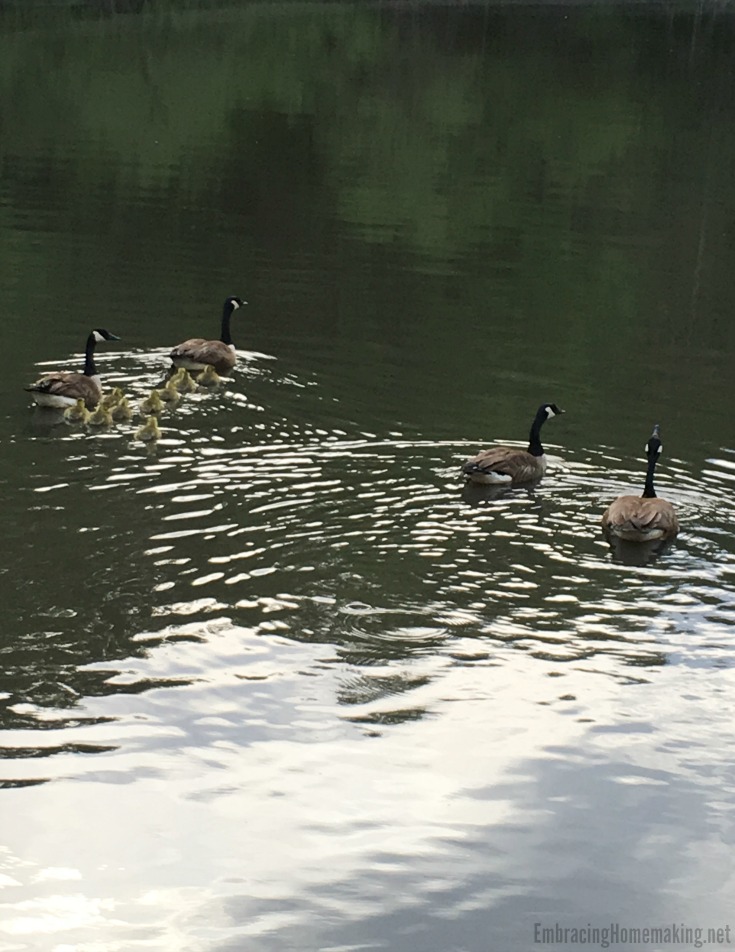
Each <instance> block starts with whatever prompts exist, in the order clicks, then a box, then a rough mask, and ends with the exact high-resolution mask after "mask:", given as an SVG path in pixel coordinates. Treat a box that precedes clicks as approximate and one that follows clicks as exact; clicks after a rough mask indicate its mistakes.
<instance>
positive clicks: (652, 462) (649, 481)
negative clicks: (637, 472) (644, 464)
mask: <svg viewBox="0 0 735 952" xmlns="http://www.w3.org/2000/svg"><path fill="white" fill-rule="evenodd" d="M654 469H656V457H655V456H650V457H649V458H648V469H647V470H646V484H645V486H644V487H643V498H644V499H655V498H656V490H655V489H654V488H653V471H654Z"/></svg>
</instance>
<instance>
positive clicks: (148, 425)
mask: <svg viewBox="0 0 735 952" xmlns="http://www.w3.org/2000/svg"><path fill="white" fill-rule="evenodd" d="M160 438H161V427H160V426H159V425H158V419H157V418H156V416H155V414H153V413H151V415H150V416H149V417H148V419H147V420H146V421H145V423H144V424H143V426H141V427H140V428H139V429H138V430H136V432H135V439H136V440H141V441H142V442H143V443H152V442H153V441H154V440H160Z"/></svg>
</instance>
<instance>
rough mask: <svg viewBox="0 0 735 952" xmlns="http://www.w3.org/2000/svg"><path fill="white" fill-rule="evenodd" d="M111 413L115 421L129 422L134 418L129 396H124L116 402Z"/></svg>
mask: <svg viewBox="0 0 735 952" xmlns="http://www.w3.org/2000/svg"><path fill="white" fill-rule="evenodd" d="M110 413H111V414H112V419H113V420H114V421H115V423H127V422H128V421H129V420H132V419H133V408H132V407H131V406H130V403H129V402H128V398H127V397H123V398H122V400H120V402H119V403H116V404H115V406H114V407H113V408H112V409H111V410H110Z"/></svg>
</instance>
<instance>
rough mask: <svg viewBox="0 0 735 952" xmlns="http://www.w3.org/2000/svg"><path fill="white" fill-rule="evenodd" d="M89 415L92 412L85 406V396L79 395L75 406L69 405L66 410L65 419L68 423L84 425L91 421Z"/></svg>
mask: <svg viewBox="0 0 735 952" xmlns="http://www.w3.org/2000/svg"><path fill="white" fill-rule="evenodd" d="M89 417H90V412H89V410H88V409H87V408H86V407H85V406H84V398H83V397H79V399H78V400H77V402H76V403H75V404H74V406H73V407H67V408H66V410H64V420H65V422H66V423H71V424H78V423H81V424H82V425H83V424H85V423H87V422H88V421H89Z"/></svg>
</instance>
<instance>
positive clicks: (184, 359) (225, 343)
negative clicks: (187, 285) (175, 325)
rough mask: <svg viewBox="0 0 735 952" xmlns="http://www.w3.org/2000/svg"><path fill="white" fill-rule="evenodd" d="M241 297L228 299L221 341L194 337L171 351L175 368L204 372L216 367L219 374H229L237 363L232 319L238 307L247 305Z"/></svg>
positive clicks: (223, 316) (225, 304)
mask: <svg viewBox="0 0 735 952" xmlns="http://www.w3.org/2000/svg"><path fill="white" fill-rule="evenodd" d="M246 303H247V302H246V301H241V300H240V298H239V297H228V298H227V299H226V300H225V303H224V306H223V309H222V333H221V334H220V339H219V340H205V339H204V338H203V337H192V338H191V339H190V340H185V341H184V342H183V343H182V344H179V345H178V347H174V349H173V350H172V351H171V355H170V356H171V360H172V362H173V364H174V366H175V367H185V368H186V369H187V370H204V368H205V367H207V366H210V367H214V369H215V370H216V371H217V373H218V374H228V373H229V372H230V371H231V370H232V368H233V367H234V366H235V363H236V362H237V356H236V354H235V345H234V344H233V343H232V337H231V336H230V318H231V317H232V314H233V312H234V311H236V310H237V308H238V307H242V305H243V304H246Z"/></svg>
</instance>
